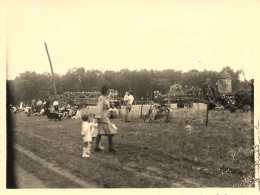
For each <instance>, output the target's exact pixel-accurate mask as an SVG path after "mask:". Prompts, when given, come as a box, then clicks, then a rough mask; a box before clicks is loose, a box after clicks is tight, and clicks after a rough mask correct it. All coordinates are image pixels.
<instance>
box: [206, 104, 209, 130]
mask: <svg viewBox="0 0 260 195" xmlns="http://www.w3.org/2000/svg"><path fill="white" fill-rule="evenodd" d="M208 123H209V100H208V102H207V116H206V126H208Z"/></svg>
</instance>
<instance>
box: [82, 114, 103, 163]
mask: <svg viewBox="0 0 260 195" xmlns="http://www.w3.org/2000/svg"><path fill="white" fill-rule="evenodd" d="M81 119H82V132H81V134H82V138H83V142H84V147H83V151H82V157H83V158H87V157H90V154H91V144H92V141H94V139H95V138H96V136H97V134H98V129H97V127H98V123H97V122H96V120H95V119H94V118H93V115H91V114H83V115H82V116H81ZM99 147H100V148H101V149H104V148H103V147H102V146H101V144H100V145H99Z"/></svg>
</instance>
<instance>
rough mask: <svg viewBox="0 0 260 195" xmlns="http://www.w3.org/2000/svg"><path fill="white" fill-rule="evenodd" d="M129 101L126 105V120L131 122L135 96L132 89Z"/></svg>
mask: <svg viewBox="0 0 260 195" xmlns="http://www.w3.org/2000/svg"><path fill="white" fill-rule="evenodd" d="M126 100H127V102H126V106H125V109H126V113H125V121H126V122H131V120H130V111H131V109H132V104H133V102H134V96H133V91H132V90H130V91H129V96H128V97H127V99H126Z"/></svg>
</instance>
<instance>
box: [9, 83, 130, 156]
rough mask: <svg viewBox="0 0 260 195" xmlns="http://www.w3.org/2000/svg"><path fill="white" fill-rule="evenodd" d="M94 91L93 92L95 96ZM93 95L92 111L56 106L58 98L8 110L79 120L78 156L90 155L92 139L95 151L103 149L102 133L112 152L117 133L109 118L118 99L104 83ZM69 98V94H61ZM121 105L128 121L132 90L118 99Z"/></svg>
mask: <svg viewBox="0 0 260 195" xmlns="http://www.w3.org/2000/svg"><path fill="white" fill-rule="evenodd" d="M96 94H97V93H95V95H96ZM99 94H100V95H99V97H98V98H97V106H96V111H95V114H93V113H89V112H88V110H87V109H81V108H79V106H71V105H69V104H67V105H66V106H64V105H62V106H61V107H60V106H59V101H58V100H60V99H58V98H56V99H51V100H50V99H44V100H41V99H38V101H36V100H32V102H31V105H30V106H29V105H27V106H24V105H23V104H22V103H21V106H20V108H18V109H17V108H16V107H14V106H12V105H10V109H11V110H12V111H13V112H14V113H16V112H17V111H19V110H20V111H24V112H25V113H26V114H27V115H28V116H30V115H31V114H35V115H38V116H45V115H46V116H47V118H48V115H49V114H53V113H56V114H57V115H60V116H63V117H66V118H72V119H77V118H81V120H82V131H81V134H82V139H83V151H82V157H83V158H86V157H90V155H91V146H92V142H93V141H96V145H95V149H94V150H95V151H96V152H100V151H102V150H103V149H104V148H103V147H102V145H101V138H102V137H103V136H106V137H107V138H108V143H109V148H108V149H109V151H110V152H113V153H115V152H116V149H115V148H114V145H113V137H114V135H115V134H117V127H116V125H115V124H113V123H112V122H111V121H110V119H112V118H116V117H117V109H116V105H115V101H114V100H115V99H116V98H118V93H117V91H114V90H110V89H109V88H108V87H107V86H103V87H102V89H101V93H99ZM65 95H67V96H70V97H72V93H71V94H69V93H68V94H65ZM122 101H123V104H122V105H121V106H123V107H125V113H126V114H125V122H131V118H130V112H131V109H132V104H133V102H134V97H133V91H131V90H130V91H128V92H126V93H125V96H124V98H123V99H122Z"/></svg>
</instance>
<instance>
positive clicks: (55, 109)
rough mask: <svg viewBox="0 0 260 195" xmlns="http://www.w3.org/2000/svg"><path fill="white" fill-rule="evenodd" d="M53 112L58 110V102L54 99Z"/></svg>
mask: <svg viewBox="0 0 260 195" xmlns="http://www.w3.org/2000/svg"><path fill="white" fill-rule="evenodd" d="M53 107H54V112H59V102H58V101H57V100H54V102H53Z"/></svg>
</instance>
